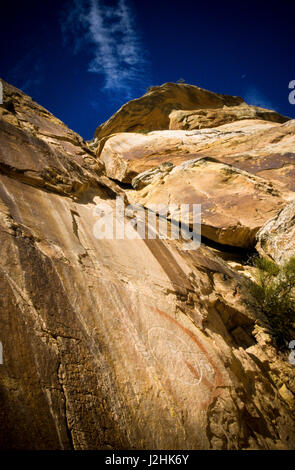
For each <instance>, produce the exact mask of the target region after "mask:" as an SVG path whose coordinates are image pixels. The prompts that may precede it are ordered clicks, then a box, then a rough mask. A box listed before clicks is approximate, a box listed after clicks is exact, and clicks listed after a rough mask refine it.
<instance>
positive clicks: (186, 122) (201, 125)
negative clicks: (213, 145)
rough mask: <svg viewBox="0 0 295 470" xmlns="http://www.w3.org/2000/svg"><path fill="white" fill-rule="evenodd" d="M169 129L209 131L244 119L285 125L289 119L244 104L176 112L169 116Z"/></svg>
mask: <svg viewBox="0 0 295 470" xmlns="http://www.w3.org/2000/svg"><path fill="white" fill-rule="evenodd" d="M169 119H170V122H169V129H184V130H194V129H207V128H211V127H218V126H221V125H223V124H228V123H230V122H235V121H242V120H244V119H259V120H261V119H264V120H265V121H272V122H279V123H284V122H286V121H288V120H289V118H287V117H285V116H282V115H280V114H278V113H276V112H275V111H271V110H268V109H263V108H259V107H258V106H249V105H248V104H246V103H242V104H240V105H239V106H230V107H229V106H226V105H225V106H223V108H219V109H218V108H217V109H197V110H193V111H183V110H174V111H172V112H171V113H170V115H169Z"/></svg>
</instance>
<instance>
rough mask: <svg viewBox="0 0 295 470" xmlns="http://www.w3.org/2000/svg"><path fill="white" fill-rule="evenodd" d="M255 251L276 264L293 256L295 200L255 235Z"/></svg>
mask: <svg viewBox="0 0 295 470" xmlns="http://www.w3.org/2000/svg"><path fill="white" fill-rule="evenodd" d="M257 240H258V243H257V246H256V248H257V250H258V251H259V253H261V254H262V255H263V256H265V255H267V256H269V257H270V258H272V259H273V260H275V261H276V262H277V263H281V262H284V261H287V260H288V259H289V258H291V256H295V198H294V199H293V201H292V202H290V203H289V204H288V205H287V206H285V207H284V208H283V209H282V210H281V211H280V212H279V213H278V214H276V216H275V217H274V218H272V219H271V220H269V221H267V222H266V224H265V225H264V226H263V227H262V228H261V230H259V232H258V233H257Z"/></svg>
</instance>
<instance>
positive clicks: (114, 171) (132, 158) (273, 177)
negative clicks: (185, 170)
mask: <svg viewBox="0 0 295 470" xmlns="http://www.w3.org/2000/svg"><path fill="white" fill-rule="evenodd" d="M294 145H295V121H294V120H292V121H288V122H286V123H285V124H277V123H270V122H267V121H260V120H243V121H239V122H233V123H231V124H225V125H222V126H219V127H216V128H213V129H201V130H194V131H183V130H175V131H173V130H166V131H155V132H151V133H148V134H146V135H142V134H136V133H123V134H116V135H114V136H112V137H110V138H109V139H108V140H107V141H106V142H105V145H104V147H103V149H102V152H101V154H100V156H99V159H100V160H101V161H102V162H103V164H104V165H105V169H106V174H107V175H108V176H109V177H110V178H113V179H115V180H117V181H122V182H126V183H130V182H131V180H132V178H134V177H135V176H136V175H137V174H139V173H142V172H144V171H147V170H149V169H152V168H154V167H156V166H158V165H159V164H161V163H164V162H167V161H169V162H171V163H173V164H174V165H179V164H180V163H182V162H185V161H187V160H190V159H192V158H196V157H207V156H210V157H214V158H217V159H218V160H220V161H222V162H224V163H227V164H231V165H233V166H235V167H236V168H239V169H241V170H245V171H247V172H249V173H252V174H253V175H257V176H260V177H262V178H264V179H266V180H269V181H270V182H273V183H274V184H275V186H276V187H277V188H278V189H279V190H280V191H281V192H282V193H283V194H284V197H285V198H286V199H292V198H293V194H294V191H295V153H294Z"/></svg>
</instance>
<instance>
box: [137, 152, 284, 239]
mask: <svg viewBox="0 0 295 470" xmlns="http://www.w3.org/2000/svg"><path fill="white" fill-rule="evenodd" d="M157 170H158V171H157ZM147 176H148V178H147ZM134 183H135V184H134ZM133 184H134V186H135V187H138V188H142V189H139V190H135V191H134V190H131V191H128V197H129V199H130V200H131V201H134V202H136V203H138V204H141V205H143V206H144V207H147V208H152V207H153V205H159V204H164V205H166V206H168V205H173V204H175V205H179V204H191V205H192V204H201V205H202V235H203V236H204V237H206V238H209V239H210V240H213V241H215V242H218V243H222V244H225V245H232V246H240V247H242V248H249V247H250V246H253V244H254V242H255V235H256V233H257V231H258V229H259V228H260V227H261V226H262V225H263V224H264V223H265V222H266V221H267V220H268V219H270V218H271V217H272V215H274V214H276V213H277V212H278V211H279V210H280V208H282V207H283V206H284V205H285V201H284V199H283V198H282V196H281V195H280V193H279V192H278V191H276V190H275V188H274V187H273V186H272V185H271V184H270V183H269V182H267V181H266V180H263V179H262V178H259V177H257V176H254V175H251V174H250V173H247V172H245V171H242V170H239V169H237V168H235V167H233V166H230V165H226V164H224V163H221V162H219V161H218V160H214V159H212V158H210V157H208V158H198V159H195V160H189V161H187V162H185V163H182V164H180V165H178V166H176V167H168V168H166V167H164V168H163V165H162V167H160V168H158V169H156V170H154V172H153V173H152V171H149V172H146V173H143V174H142V175H138V176H137V178H135V179H134V180H133ZM170 217H171V219H173V214H172V213H171V215H170ZM191 223H192V220H191Z"/></svg>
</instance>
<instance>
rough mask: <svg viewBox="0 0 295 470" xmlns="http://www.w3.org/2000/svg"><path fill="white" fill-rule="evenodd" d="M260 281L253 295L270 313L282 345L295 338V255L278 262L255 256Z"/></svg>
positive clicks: (264, 310)
mask: <svg viewBox="0 0 295 470" xmlns="http://www.w3.org/2000/svg"><path fill="white" fill-rule="evenodd" d="M254 266H256V268H257V274H256V283H253V285H252V288H251V290H252V295H253V297H254V298H255V300H256V303H257V304H258V306H259V308H261V310H262V311H263V313H264V314H265V315H266V316H267V318H268V321H269V325H270V327H271V329H272V332H273V336H274V338H275V340H276V343H277V346H278V347H279V348H282V349H284V348H286V347H288V344H289V342H290V341H291V340H292V339H294V338H295V257H292V258H290V260H289V261H287V262H286V263H285V264H282V265H278V264H277V263H275V262H274V261H272V260H269V259H266V258H259V257H257V258H255V259H254Z"/></svg>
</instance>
